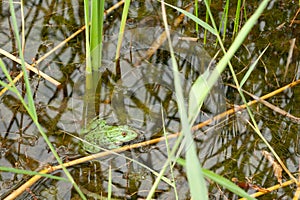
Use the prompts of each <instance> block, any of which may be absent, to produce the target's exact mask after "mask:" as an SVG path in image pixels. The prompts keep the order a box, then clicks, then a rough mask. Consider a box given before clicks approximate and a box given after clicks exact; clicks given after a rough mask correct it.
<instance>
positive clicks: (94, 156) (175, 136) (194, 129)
mask: <svg viewBox="0 0 300 200" xmlns="http://www.w3.org/2000/svg"><path fill="white" fill-rule="evenodd" d="M299 83H300V80H298V81H294V82H292V83H290V84H288V85H285V86H283V87H281V88H279V89H277V90H275V91H273V92H271V93H269V94H266V95H264V96H262V97H260V99H267V98H270V97H272V96H274V95H276V94H279V93H281V92H283V91H284V90H286V89H288V88H291V87H294V86H295V85H297V84H299ZM257 102H259V101H257V100H253V101H250V102H248V103H247V104H248V106H250V105H253V104H255V103H257ZM245 108H246V104H243V105H240V106H238V107H236V108H232V109H229V110H227V111H226V112H223V113H221V114H219V115H216V116H215V117H213V118H211V119H208V120H206V121H204V122H202V123H200V124H198V125H195V126H193V127H192V130H193V131H196V130H198V129H200V128H202V127H204V126H207V125H209V124H210V123H212V122H213V121H215V120H220V119H222V118H224V117H226V116H228V115H230V114H233V113H235V112H237V111H240V110H243V109H245ZM179 135H180V132H177V133H174V134H170V135H168V136H167V137H160V138H155V139H152V140H149V141H145V142H141V143H137V144H132V145H128V146H124V147H121V148H119V149H114V150H107V151H104V152H100V153H97V154H93V155H89V156H86V157H83V158H79V159H76V160H73V161H70V162H67V163H64V164H63V166H65V167H70V166H74V165H77V164H80V163H83V162H87V161H90V160H93V159H97V158H101V157H104V156H108V155H111V154H116V153H120V152H123V151H127V150H129V149H133V148H138V147H142V146H147V145H150V144H156V143H158V142H160V141H164V140H165V139H172V138H177V137H178V136H179ZM61 168H62V166H61V165H57V166H53V167H48V168H46V169H43V170H42V171H40V173H51V172H53V171H56V170H59V169H61ZM40 178H41V176H40V175H35V176H33V177H32V178H31V179H29V180H28V181H27V182H26V183H24V184H23V185H22V186H20V187H19V188H18V189H17V190H15V191H14V192H12V193H11V194H10V195H9V196H8V197H10V198H5V200H8V199H13V198H16V197H17V196H18V195H20V194H21V193H22V192H24V191H25V190H26V188H28V187H30V186H31V185H33V184H34V183H35V182H36V181H37V180H39V179H40ZM294 182H295V181H294V180H290V181H287V182H284V183H282V185H281V186H280V185H279V186H278V185H277V186H273V187H271V188H268V190H275V189H278V188H280V187H285V186H287V185H290V184H292V183H294ZM255 194H258V195H259V196H260V195H263V194H265V193H263V192H258V193H255ZM11 197H13V198H11Z"/></svg>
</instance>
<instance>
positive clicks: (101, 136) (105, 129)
mask: <svg viewBox="0 0 300 200" xmlns="http://www.w3.org/2000/svg"><path fill="white" fill-rule="evenodd" d="M80 135H83V139H84V140H85V141H87V142H89V143H90V144H89V143H86V142H83V144H82V146H83V149H84V150H85V151H87V152H89V153H98V152H99V151H100V150H101V149H100V148H99V147H102V148H105V149H115V148H119V147H120V146H122V144H123V143H124V142H130V141H132V140H134V139H135V138H137V136H138V133H137V131H136V130H134V129H133V128H131V127H129V126H127V125H119V126H116V125H108V124H107V123H106V121H105V120H104V119H100V118H98V117H96V118H94V119H93V120H92V121H91V122H90V123H89V124H88V125H87V126H86V128H84V129H82V130H81V132H80Z"/></svg>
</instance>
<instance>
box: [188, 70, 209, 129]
mask: <svg viewBox="0 0 300 200" xmlns="http://www.w3.org/2000/svg"><path fill="white" fill-rule="evenodd" d="M208 76H209V69H207V70H206V71H205V72H204V73H203V74H201V75H200V76H199V77H198V78H197V79H196V81H195V82H194V83H193V85H192V87H191V90H190V93H189V104H188V105H189V110H188V115H189V122H190V124H193V123H194V121H195V119H196V118H197V116H198V114H199V112H200V108H201V107H202V104H203V99H204V98H205V96H204V97H203V96H202V95H203V94H206V93H208V92H209V88H208V86H207V78H208ZM203 91H205V92H203Z"/></svg>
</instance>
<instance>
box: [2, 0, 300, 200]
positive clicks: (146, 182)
mask: <svg viewBox="0 0 300 200" xmlns="http://www.w3.org/2000/svg"><path fill="white" fill-rule="evenodd" d="M173 3H174V4H175V5H177V4H178V2H173ZM232 4H233V3H232ZM3 5H4V4H3ZM82 5H83V3H82V2H81V3H78V2H76V3H74V1H63V2H55V1H53V2H51V3H50V4H48V3H46V2H43V3H35V2H29V1H28V2H26V5H25V13H26V18H25V23H26V36H27V40H26V50H25V57H26V60H27V61H29V60H32V59H33V58H34V59H37V58H39V57H40V56H42V55H43V54H45V53H47V52H48V51H49V50H50V49H51V48H53V46H55V45H57V44H58V43H59V42H60V41H62V40H63V39H65V38H66V37H68V36H69V35H71V34H72V33H73V32H75V31H76V30H77V29H79V28H80V27H81V25H82V24H83V16H82V14H83V7H82ZM177 6H179V7H182V5H177ZM218 6H221V5H213V4H212V9H213V12H216V13H217V12H219V11H218V10H221V8H220V7H218ZM254 6H255V5H250V4H249V5H248V12H249V13H250V14H251V12H252V10H253V7H254ZM107 7H109V5H108V4H107ZM131 7H132V9H131V10H130V13H129V16H130V20H128V23H130V24H128V25H129V28H128V29H127V30H126V35H125V40H124V42H123V47H122V52H121V58H120V61H119V63H116V62H115V61H114V56H115V49H116V43H117V33H118V30H119V24H120V18H121V16H120V14H119V13H121V10H118V11H116V12H114V13H113V14H111V15H110V16H108V17H107V19H106V21H105V37H104V41H105V43H104V48H103V49H104V52H103V58H104V61H103V66H102V68H101V75H102V79H101V82H99V84H98V88H99V96H100V102H97V103H96V104H98V106H95V113H96V115H98V114H99V115H100V117H105V119H106V120H107V122H108V123H111V124H128V125H130V126H132V127H134V128H136V129H138V130H139V131H140V134H141V136H140V137H139V138H138V140H137V141H134V142H139V141H141V140H148V139H152V138H156V137H160V136H162V135H163V131H162V127H163V124H165V126H166V130H167V132H177V131H178V130H180V120H179V115H178V110H177V106H176V96H175V94H174V86H173V72H172V67H171V60H170V54H169V50H168V47H167V45H165V44H163V45H162V46H161V47H160V48H159V49H158V51H156V52H155V53H154V55H153V56H151V58H150V59H145V58H144V55H145V52H146V50H147V49H148V48H149V47H150V46H151V44H152V42H153V41H154V40H155V39H156V38H157V37H158V36H159V35H160V34H161V33H162V31H163V29H162V27H161V22H160V19H161V17H160V14H159V13H160V12H158V10H159V9H160V7H159V4H158V3H155V2H152V1H149V2H146V3H142V2H140V1H134V2H133V3H132V5H131ZM269 7H270V8H269V9H270V11H266V13H265V14H264V16H262V17H261V19H260V21H259V23H258V25H257V27H256V28H254V29H253V31H252V32H251V34H250V36H249V37H248V39H247V40H246V41H245V44H244V46H243V47H241V49H240V50H239V51H238V52H237V54H236V58H234V60H233V63H234V67H235V70H236V72H237V74H238V78H239V79H240V80H241V78H242V77H243V75H244V72H243V70H244V69H247V68H248V66H249V65H250V64H251V62H252V61H253V60H254V59H256V57H257V56H258V55H259V53H260V52H261V50H262V49H264V48H265V47H266V46H267V45H268V43H269V42H271V43H272V45H271V46H270V48H269V49H268V51H267V54H266V56H264V57H263V58H262V59H263V61H262V62H261V63H259V64H258V66H257V67H256V69H255V70H254V71H253V73H252V75H251V77H250V79H249V80H248V81H247V82H246V84H245V86H244V89H245V90H248V91H250V92H251V93H253V94H255V95H257V96H261V95H262V94H266V93H268V92H270V91H272V90H274V89H275V88H278V87H279V86H283V85H285V84H286V83H288V82H289V81H290V80H292V79H293V78H296V79H298V78H299V71H298V70H299V61H298V60H296V59H295V60H292V62H291V64H290V66H291V68H290V70H291V71H293V73H288V75H287V76H286V78H285V79H283V78H282V77H283V74H284V71H285V69H284V68H283V64H282V63H286V59H287V54H288V47H289V41H288V40H289V39H292V38H293V37H295V35H297V33H298V30H299V27H298V26H299V25H297V24H296V25H293V26H292V27H289V26H288V25H284V24H283V26H282V27H281V29H276V28H278V26H279V25H281V23H283V22H285V21H286V20H287V19H286V18H284V16H283V15H280V16H278V20H273V21H272V20H271V19H269V18H268V16H273V15H272V13H271V10H272V9H274V10H275V11H276V10H278V9H280V8H281V9H280V11H281V12H282V13H290V14H289V16H290V15H292V14H293V13H295V7H296V6H291V5H287V4H284V3H282V2H277V3H274V2H273V3H272V4H270V6H269ZM201 9H202V8H201ZM201 9H200V11H202V10H201ZM168 12H169V13H170V16H169V18H170V20H172V19H173V20H174V18H175V17H176V16H177V14H176V13H174V12H173V11H172V10H169V11H168ZM232 12H233V11H232ZM272 12H274V11H272ZM8 13H9V12H8V10H7V8H5V9H2V10H1V16H2V19H0V20H1V21H0V22H1V23H0V25H1V32H0V34H1V37H0V38H1V39H0V44H1V48H4V49H5V50H7V51H11V52H13V51H15V46H14V45H15V44H14V41H13V40H12V38H13V37H12V35H11V33H10V28H8V27H10V25H9V17H8ZM200 14H203V16H204V15H205V13H204V12H203V13H201V12H200ZM231 15H232V16H234V14H233V13H230V14H229V16H231ZM149 16H150V17H149ZM286 23H287V22H286ZM193 26H194V25H193V24H192V23H190V21H184V23H183V25H182V26H180V28H178V29H176V31H175V32H174V33H173V37H172V38H173V40H172V41H173V45H174V47H175V50H176V59H177V62H178V65H179V67H180V69H179V71H180V78H181V81H182V87H183V90H184V93H185V97H187V95H188V92H189V88H190V87H191V85H192V83H193V81H194V80H195V79H196V78H197V77H198V76H199V75H200V74H202V73H203V72H204V70H206V69H207V67H208V66H210V68H213V67H214V62H212V63H211V61H212V59H211V57H213V56H214V55H215V54H216V52H217V50H218V49H216V48H214V47H213V44H214V42H215V38H214V37H212V36H209V37H208V41H209V44H208V45H206V46H205V48H204V47H203V46H201V45H200V42H191V41H186V40H183V39H182V38H181V36H182V35H186V34H188V36H190V35H191V36H194V32H193V31H192V30H194V27H193ZM296 27H298V29H296ZM179 32H180V33H179ZM228 33H229V35H230V34H231V33H232V27H231V26H229V28H228ZM201 36H202V35H200V39H202V38H201ZM83 38H84V36H83V35H79V36H77V37H76V38H74V39H72V40H71V41H70V43H68V45H66V46H64V47H63V48H61V49H59V50H57V51H56V52H55V54H53V55H52V56H51V57H49V58H48V59H47V60H45V61H43V62H42V63H40V64H39V66H38V67H39V69H41V70H42V71H43V72H45V73H47V74H49V75H51V76H53V77H55V78H56V79H57V80H59V81H60V82H61V83H62V85H63V87H62V89H57V88H55V87H54V86H53V85H52V84H51V83H49V82H47V81H45V80H42V79H39V78H38V77H37V76H34V75H32V76H31V83H32V88H34V95H35V96H34V97H35V103H36V107H37V111H38V115H39V121H40V123H41V124H42V125H43V128H44V129H45V132H46V133H47V135H48V136H49V138H50V140H51V142H52V143H53V144H54V146H55V147H56V148H57V151H58V153H59V154H60V155H61V157H63V158H64V159H65V160H68V159H70V158H71V157H73V156H74V155H78V153H79V150H80V145H79V144H80V143H79V141H78V140H77V139H75V138H74V137H71V136H69V135H67V134H64V132H63V131H67V132H69V133H71V134H73V135H78V133H79V132H80V129H81V127H82V115H83V96H84V94H85V91H84V89H85V85H84V82H85V81H84V59H85V55H84V45H85V44H84V39H83ZM279 38H281V39H279ZM287 38H288V40H287ZM227 42H228V43H230V41H229V39H228V41H227ZM297 43H299V42H298V41H297ZM298 46H299V45H298ZM208 52H209V53H208ZM294 54H295V55H298V54H299V51H298V50H294ZM275 55H276V56H275ZM294 58H295V57H294ZM218 59H219V58H217V61H218ZM4 61H5V64H6V65H7V66H9V68H10V70H11V71H18V68H17V67H18V66H16V65H13V64H12V63H11V62H10V61H9V60H8V59H4ZM117 64H119V66H120V70H116V69H117V68H116V65H117ZM295 72H296V73H295ZM0 78H1V79H3V78H4V75H3V74H2V73H1V74H0ZM274 80H275V81H274ZM222 81H223V82H222ZM222 81H221V80H220V81H219V82H218V84H217V85H216V86H215V88H214V89H213V91H212V92H211V94H210V95H209V97H208V99H207V100H206V102H205V104H204V107H203V108H202V110H201V113H200V115H199V117H198V118H197V123H200V122H202V121H205V120H207V119H209V118H211V117H213V116H215V115H216V114H218V113H221V112H223V111H224V110H226V109H228V108H230V107H234V105H239V104H242V101H241V99H240V97H239V96H238V95H237V93H236V91H235V90H234V89H233V88H231V87H229V86H227V85H226V84H224V83H232V77H231V75H230V73H229V72H225V73H224V74H223V75H222ZM18 87H19V88H20V89H22V83H21V82H20V83H18ZM199 92H201V91H199ZM298 92H299V88H298V87H295V88H293V89H289V90H288V91H286V92H284V93H281V94H279V95H277V96H276V97H273V98H271V99H270V100H269V102H271V103H273V104H274V105H277V106H279V107H281V108H283V109H285V110H286V111H288V112H290V113H291V114H294V115H295V116H300V115H299V109H298V107H297V105H298V103H299V99H298V97H299V95H298ZM249 99H250V98H249ZM0 107H1V108H0V118H1V121H0V132H1V134H0V148H1V149H0V153H1V154H0V163H1V166H9V167H16V168H21V169H28V170H38V169H41V168H42V167H44V166H47V165H48V164H53V162H55V159H54V157H53V156H52V155H51V153H50V151H49V149H48V147H47V146H46V144H45V143H44V141H43V139H42V138H41V137H40V134H39V133H38V132H37V130H36V128H35V127H34V126H33V124H32V122H31V120H30V118H29V116H28V115H27V113H26V112H25V109H24V108H23V107H22V105H21V103H20V101H19V100H18V99H17V97H16V96H15V95H13V94H11V93H6V94H5V95H4V96H2V97H1V104H0ZM251 109H252V110H253V111H254V113H255V119H256V121H257V123H258V124H259V127H260V129H261V132H262V133H263V135H264V136H265V137H266V139H267V140H268V141H269V142H270V144H271V145H272V147H273V148H274V149H275V151H276V152H277V153H278V154H279V156H280V157H281V158H282V159H283V160H284V161H285V163H286V165H287V167H288V168H289V170H290V171H291V172H292V173H296V172H297V171H298V165H299V154H300V144H299V141H300V140H299V136H298V134H295V133H297V132H298V129H299V125H298V124H296V123H293V122H291V121H290V120H289V119H288V118H286V117H285V116H282V115H279V114H278V113H276V112H274V111H273V110H270V109H269V108H267V107H265V106H263V105H261V104H257V105H254V106H252V107H251ZM162 113H163V115H162ZM247 120H248V115H247V113H246V112H245V111H241V112H239V113H236V114H235V115H231V116H229V117H228V118H226V119H222V120H220V121H216V122H214V123H213V124H210V125H209V126H206V127H204V128H202V129H201V130H198V131H195V132H194V134H195V140H196V144H197V148H198V154H199V158H200V160H201V163H202V166H203V167H204V168H207V169H210V170H212V171H214V172H216V173H218V174H220V175H222V176H224V177H226V178H228V179H232V178H237V179H239V181H241V182H246V179H248V180H250V181H251V183H252V184H256V185H261V186H263V187H269V186H272V185H275V184H276V183H277V179H276V177H274V175H273V170H272V167H271V164H270V163H269V162H268V161H267V160H266V159H265V158H264V157H263V155H262V153H261V151H262V150H267V148H266V146H265V145H264V143H263V142H262V141H261V140H260V138H259V137H258V136H257V135H256V134H255V132H254V131H253V130H252V128H251V126H250V125H249V123H248V121H247ZM62 130H63V131H62ZM172 142H173V141H170V144H171V145H172ZM166 152H167V151H166V147H165V142H160V143H158V144H156V145H152V146H149V147H147V148H140V149H134V150H131V151H130V152H125V153H124V155H126V156H128V157H130V158H133V159H135V160H137V161H139V162H141V163H143V164H145V165H147V166H148V167H150V168H152V169H153V170H155V171H159V170H160V169H161V166H162V164H163V163H164V161H165V160H166V159H167V157H168V155H167V153H166ZM109 167H112V169H113V171H112V177H113V183H112V184H113V195H114V196H116V197H122V198H138V197H145V196H146V195H147V194H148V191H149V190H150V187H151V185H152V184H153V182H154V180H155V178H156V177H155V176H154V175H153V174H151V173H150V172H149V171H148V170H147V169H144V168H143V167H141V166H139V165H138V164H136V163H132V162H130V161H128V160H126V159H124V158H123V157H119V156H110V157H107V158H103V159H101V160H100V161H91V162H89V163H85V164H81V165H78V166H75V167H72V168H70V171H71V173H72V174H73V175H74V178H75V179H76V181H77V183H78V184H79V185H80V187H81V188H82V190H83V192H84V193H85V194H86V195H87V196H88V197H89V198H91V199H97V198H100V197H101V196H106V195H107V185H108V171H109ZM173 173H174V175H175V178H176V188H177V190H178V194H179V199H189V197H190V196H189V189H188V184H187V179H186V174H185V171H184V168H183V167H181V166H179V165H176V166H175V167H174V169H173ZM62 174H63V173H62V172H56V173H55V175H61V176H63V175H62ZM0 176H1V177H0V188H1V190H0V192H1V193H0V195H4V194H5V193H6V192H11V189H12V187H13V186H14V185H18V184H19V183H22V181H23V180H26V179H27V177H26V176H22V175H14V174H11V173H4V172H1V174H0ZM166 176H167V177H168V178H171V177H170V172H167V173H166ZM283 179H284V180H288V179H289V178H288V176H287V175H286V174H283ZM61 188H64V190H62V189H61ZM71 191H72V186H71V185H70V184H69V183H66V182H63V181H56V180H50V179H42V180H41V181H40V182H38V183H37V184H35V185H34V187H32V188H31V189H30V192H31V193H29V192H25V193H24V194H23V195H22V196H21V197H19V199H32V198H33V197H34V196H36V197H38V198H40V199H43V198H44V199H49V198H54V197H55V198H58V199H71V198H72V197H73V198H75V197H76V193H75V192H73V191H72V192H71ZM292 191H294V190H293V188H288V187H286V188H283V189H280V190H279V191H276V192H273V193H271V194H268V195H266V196H265V197H262V199H264V198H265V199H270V198H274V199H280V198H291V197H292V196H293V194H292V193H293V192H292ZM248 192H251V193H253V192H254V190H253V189H251V188H250V189H248ZM209 193H210V197H209V199H223V198H224V196H226V197H227V198H228V199H235V198H237V197H236V196H234V195H233V194H232V193H230V192H228V191H226V190H224V189H223V188H220V186H218V185H217V184H215V183H211V184H210V185H209ZM173 197H174V190H173V188H172V187H171V186H169V185H168V184H167V183H165V182H161V183H160V185H159V187H158V188H157V191H156V196H155V198H159V199H163V198H173Z"/></svg>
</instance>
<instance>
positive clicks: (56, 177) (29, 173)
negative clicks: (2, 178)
mask: <svg viewBox="0 0 300 200" xmlns="http://www.w3.org/2000/svg"><path fill="white" fill-rule="evenodd" d="M0 171H4V172H11V173H16V174H26V175H30V176H34V175H39V176H43V177H45V178H51V179H55V180H59V181H69V180H67V179H65V178H62V177H59V176H53V175H51V174H43V173H39V172H35V171H29V170H23V169H16V168H10V167H4V166H0Z"/></svg>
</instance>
